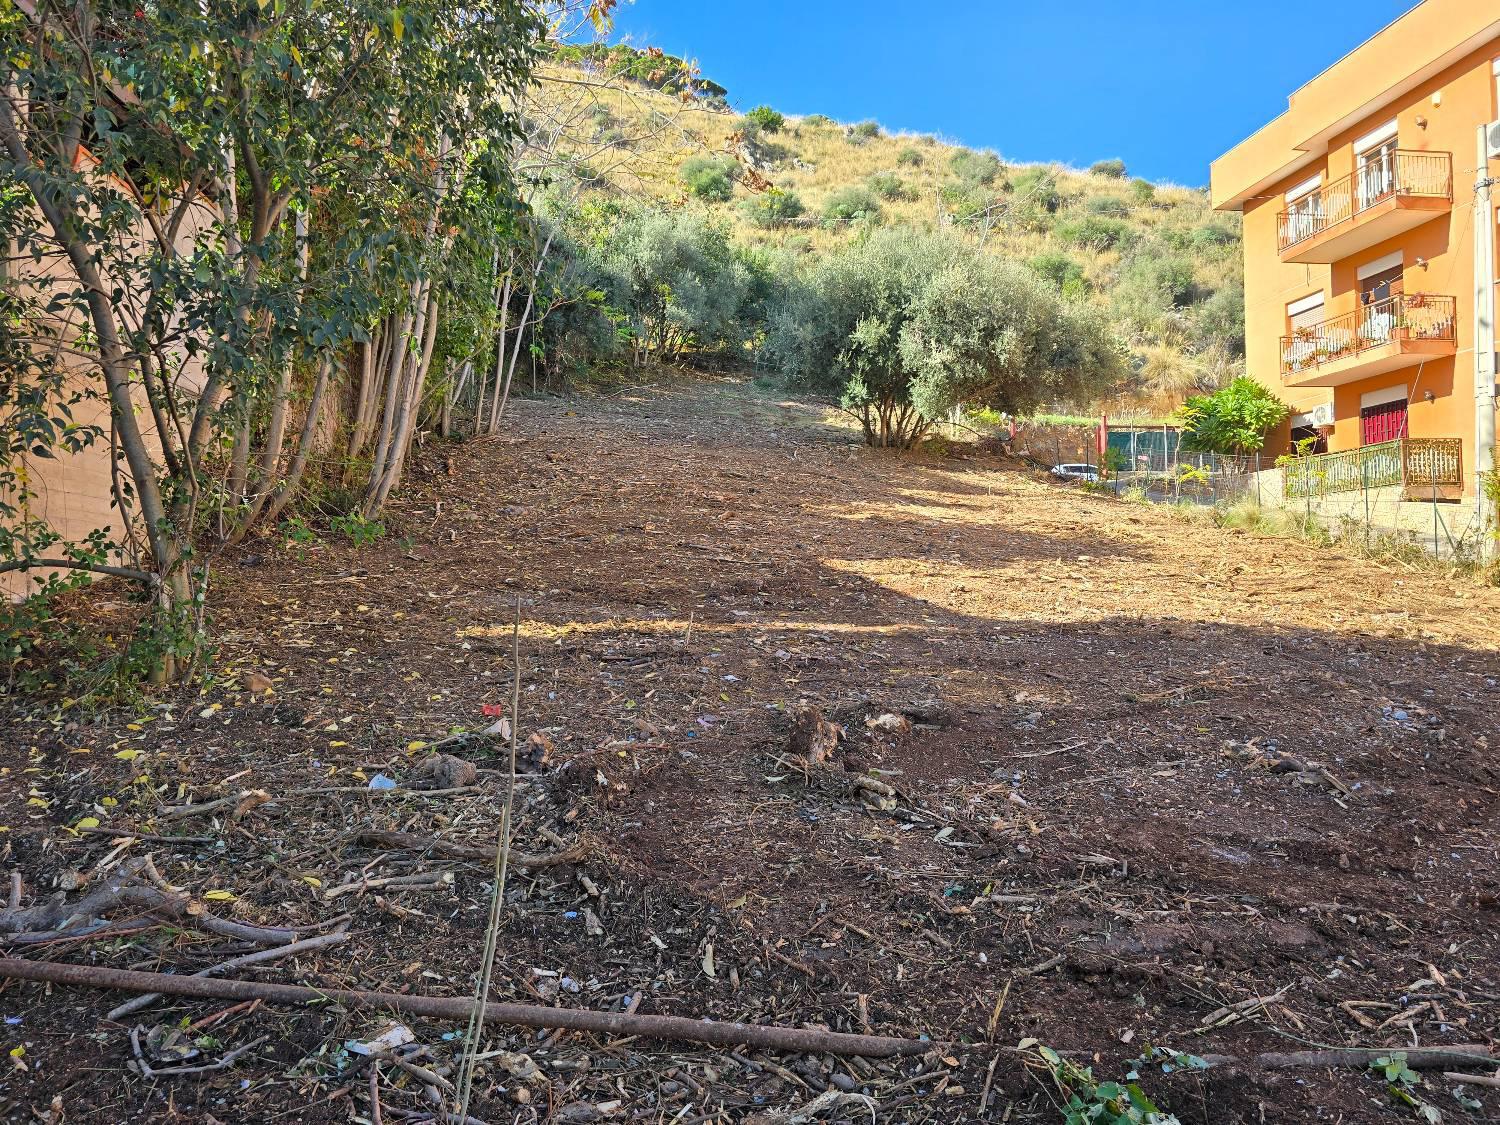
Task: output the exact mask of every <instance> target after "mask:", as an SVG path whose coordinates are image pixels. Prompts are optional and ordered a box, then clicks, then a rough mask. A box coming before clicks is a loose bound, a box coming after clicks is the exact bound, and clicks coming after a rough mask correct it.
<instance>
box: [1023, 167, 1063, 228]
mask: <svg viewBox="0 0 1500 1125" xmlns="http://www.w3.org/2000/svg"><path fill="white" fill-rule="evenodd" d="M1011 188H1012V190H1013V191H1014V192H1015V196H1016V207H1017V208H1018V209H1019V210H1021V211H1022V212H1023V213H1024V214H1026V215H1029V216H1034V217H1039V216H1041V215H1044V214H1046V215H1051V214H1054V213H1055V212H1056V211H1057V209H1058V208H1059V207H1061V206H1062V194H1061V193H1060V192H1059V191H1058V190H1057V173H1055V172H1054V171H1053V170H1052V169H1051V168H1026V169H1024V170H1023V171H1021V172H1018V173H1016V175H1015V177H1014V178H1013V179H1012V180H1011Z"/></svg>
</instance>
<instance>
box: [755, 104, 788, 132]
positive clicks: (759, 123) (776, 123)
mask: <svg viewBox="0 0 1500 1125" xmlns="http://www.w3.org/2000/svg"><path fill="white" fill-rule="evenodd" d="M745 120H746V121H749V122H751V123H752V124H754V125H755V126H756V128H758V129H761V130H763V131H765V132H767V133H779V132H781V130H782V127H783V126H784V125H785V124H786V118H785V117H784V116H782V115H781V114H780V113H777V112H776V111H775V110H774V109H772V108H771V107H770V106H768V105H758V106H756V107H755V108H754V109H752V110H751V111H750V112H749V113H747V114H745Z"/></svg>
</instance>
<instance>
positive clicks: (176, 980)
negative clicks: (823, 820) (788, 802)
mask: <svg viewBox="0 0 1500 1125" xmlns="http://www.w3.org/2000/svg"><path fill="white" fill-rule="evenodd" d="M0 978H7V979H10V980H31V981H45V982H48V983H51V984H66V985H76V986H78V987H82V988H113V989H121V990H123V991H127V992H160V993H163V994H165V995H168V996H193V997H208V998H212V999H218V1000H257V999H258V1000H265V1001H266V1002H268V1003H277V1004H311V1003H326V1002H328V1001H330V1000H332V1001H335V1002H337V1003H339V1004H343V1005H344V1006H345V1007H348V1008H354V1009H378V1010H382V1011H389V1012H400V1013H403V1014H405V1015H413V1016H425V1017H429V1018H432V1019H441V1020H461V1019H467V1018H468V1017H469V1016H470V1015H471V1014H472V1013H473V1011H474V1002H473V1000H472V999H470V998H468V997H446V996H406V995H402V994H399V993H393V992H366V991H362V990H354V989H344V988H310V987H307V986H304V985H291V984H266V983H263V982H260V981H247V980H216V979H214V978H212V977H179V976H172V975H170V974H167V973H138V972H132V971H131V970H129V969H111V968H106V967H104V966H99V965H70V964H63V963H59V962H54V961H26V960H22V959H19V958H14V957H3V958H0ZM480 1015H481V1017H482V1019H483V1020H484V1021H485V1022H487V1023H503V1024H511V1025H513V1026H516V1027H530V1028H558V1029H563V1030H567V1031H584V1032H589V1033H592V1034H596V1035H609V1036H630V1035H634V1036H640V1037H641V1038H645V1039H664V1040H674V1041H678V1042H684V1043H707V1044H711V1045H714V1046H721V1047H737V1046H741V1045H745V1046H749V1047H751V1048H754V1049H756V1050H767V1051H782V1052H786V1053H793V1054H801V1053H811V1054H825V1053H826V1054H833V1055H859V1056H863V1057H865V1058H872V1059H884V1058H894V1057H897V1056H900V1055H920V1054H925V1053H926V1052H928V1051H931V1050H933V1049H934V1048H936V1047H939V1046H941V1044H938V1043H933V1042H929V1041H927V1040H918V1039H896V1038H890V1037H887V1036H881V1035H850V1034H846V1033H844V1032H837V1031H821V1030H818V1029H815V1028H802V1027H766V1026H762V1025H757V1024H746V1023H726V1022H720V1021H715V1020H706V1019H691V1018H688V1017H686V1016H643V1015H626V1014H625V1013H624V1012H595V1011H590V1010H587V1009H580V1008H548V1007H543V1006H540V1005H535V1004H494V1003H489V1004H485V1005H483V1006H482V1008H481V1009H480ZM1455 1061H1458V1060H1455V1059H1452V1058H1450V1059H1449V1062H1450V1063H1453V1062H1455ZM1464 1061H1483V1060H1480V1059H1478V1057H1477V1056H1475V1057H1474V1058H1473V1059H1465V1060H1464Z"/></svg>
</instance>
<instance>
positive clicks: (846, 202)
mask: <svg viewBox="0 0 1500 1125" xmlns="http://www.w3.org/2000/svg"><path fill="white" fill-rule="evenodd" d="M879 221H880V201H879V200H878V199H876V198H875V193H874V192H872V191H871V190H870V189H869V188H867V187H862V186H860V185H859V184H850V185H849V186H848V187H845V188H840V189H839V190H838V191H836V192H834V193H833V194H832V195H830V196H829V197H828V198H827V199H826V200H825V201H824V203H823V224H824V225H825V226H838V225H840V224H845V223H866V222H869V223H874V222H879Z"/></svg>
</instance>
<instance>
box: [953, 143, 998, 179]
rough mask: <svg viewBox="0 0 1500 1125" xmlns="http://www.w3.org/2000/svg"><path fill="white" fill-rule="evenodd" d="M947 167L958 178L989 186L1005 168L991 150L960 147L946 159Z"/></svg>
mask: <svg viewBox="0 0 1500 1125" xmlns="http://www.w3.org/2000/svg"><path fill="white" fill-rule="evenodd" d="M948 167H949V168H951V169H952V171H953V174H954V175H955V176H957V177H958V178H959V179H960V180H963V181H964V182H965V183H969V184H983V185H985V186H989V185H990V184H992V183H994V182H995V178H996V177H997V176H999V175H1000V173H1001V172H1002V171H1004V170H1005V165H1004V164H1002V163H1000V158H999V157H998V156H996V155H995V154H994V153H993V152H976V151H975V150H973V149H971V148H961V149H959V150H958V151H957V152H955V153H954V154H953V155H952V156H951V157H949V159H948Z"/></svg>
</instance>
